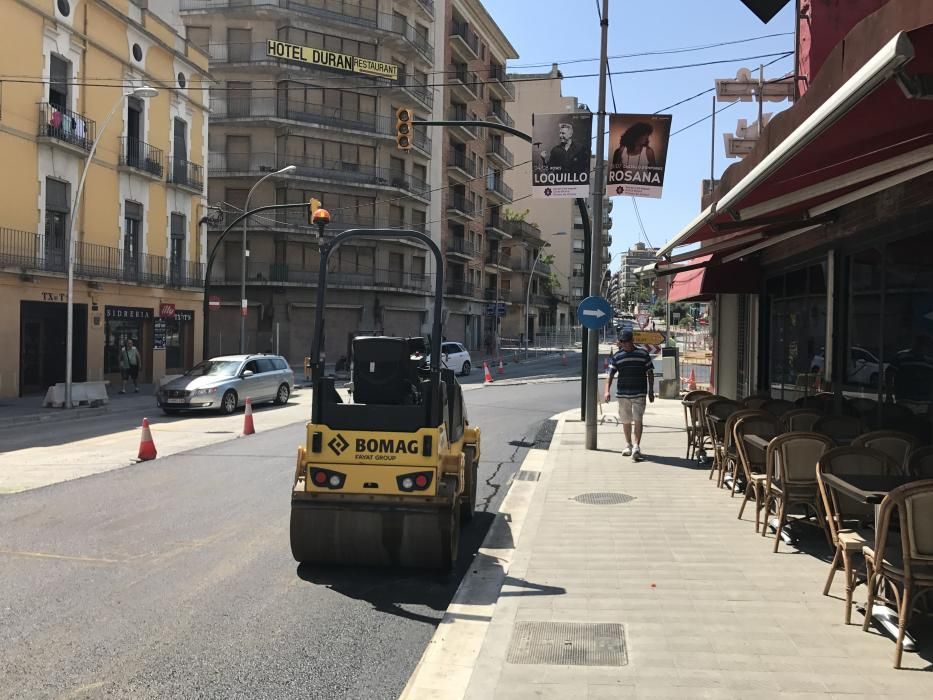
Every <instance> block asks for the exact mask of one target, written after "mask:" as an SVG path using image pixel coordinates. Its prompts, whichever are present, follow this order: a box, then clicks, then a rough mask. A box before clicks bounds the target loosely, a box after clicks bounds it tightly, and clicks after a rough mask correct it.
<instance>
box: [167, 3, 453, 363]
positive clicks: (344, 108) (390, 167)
mask: <svg viewBox="0 0 933 700" xmlns="http://www.w3.org/2000/svg"><path fill="white" fill-rule="evenodd" d="M181 9H182V17H183V20H184V23H185V25H186V28H187V36H188V39H189V41H191V42H193V43H196V44H198V45H199V46H202V47H204V48H205V50H206V51H207V52H208V53H209V55H210V67H211V71H212V72H213V74H214V77H215V81H216V83H215V88H214V90H213V91H212V94H211V132H210V155H209V172H210V176H211V184H210V200H211V203H212V204H213V203H218V204H220V206H222V207H223V208H225V209H226V210H227V211H228V212H240V211H242V210H243V209H244V207H245V206H246V203H247V198H248V197H249V193H250V191H251V190H252V197H251V198H249V203H250V207H251V208H255V207H257V206H262V205H270V204H300V203H305V202H308V201H309V200H310V199H311V198H316V199H319V200H320V201H321V202H322V204H323V206H324V208H326V209H328V210H329V211H330V213H331V217H332V223H331V224H330V225H329V226H328V228H327V230H326V232H325V235H326V236H328V237H329V236H333V235H336V234H337V233H339V232H340V231H343V230H346V229H349V228H357V227H363V228H372V227H383V228H408V229H415V230H420V231H423V232H428V231H430V225H429V223H428V221H429V219H428V216H429V214H428V212H429V208H430V205H431V201H432V196H436V195H432V192H431V191H430V190H431V188H432V185H434V186H436V183H435V182H433V181H431V180H430V177H429V161H430V157H431V152H432V140H431V137H430V135H429V134H428V133H427V131H426V130H423V129H422V130H417V131H416V132H415V136H414V147H413V148H412V149H411V150H410V151H408V152H403V151H399V150H398V149H397V147H396V143H395V113H396V110H397V109H398V108H399V107H403V106H404V107H410V108H412V109H413V111H414V114H415V116H416V118H418V119H425V118H428V117H430V116H431V115H432V114H433V111H432V110H433V108H434V106H435V102H436V99H435V94H436V91H435V88H434V87H433V84H434V83H436V82H438V81H436V80H435V77H436V76H434V75H433V71H434V70H435V68H434V64H435V46H434V44H433V40H432V37H433V36H434V33H435V30H434V26H435V12H438V13H440V14H441V15H443V13H444V12H445V10H444V8H443V6H441V7H438V8H435V6H434V3H433V2H432V1H431V0H361V1H360V2H352V3H351V2H335V1H333V0H290V1H289V2H287V3H285V2H269V0H182V5H181ZM288 166H294V169H293V170H292V171H291V172H290V173H289V174H286V175H276V174H275V173H277V172H278V171H279V170H281V169H283V168H286V167H288ZM260 181H261V182H260ZM307 219H308V216H307V211H306V210H304V209H300V208H299V209H291V210H282V211H274V212H270V213H269V214H268V215H261V214H260V215H257V216H255V217H251V218H250V220H249V221H248V224H247V233H246V249H245V254H246V255H247V258H246V259H247V264H246V298H247V303H248V306H247V309H248V312H247V316H246V333H245V347H246V350H248V351H266V350H277V351H278V352H280V353H282V354H283V355H285V356H286V357H288V358H289V360H290V361H291V363H292V364H295V365H298V364H300V363H301V361H302V357H304V356H306V355H308V354H309V351H310V348H311V342H312V333H313V317H314V305H315V294H316V286H317V281H318V274H319V273H318V266H319V260H320V258H319V241H318V238H317V229H316V228H313V227H310V226H308V220H307ZM229 220H230V219H229V217H228V218H227V221H229ZM222 226H223V225H222V224H218V225H217V226H216V227H212V228H211V229H210V230H209V233H208V238H209V242H210V244H211V245H212V246H213V245H215V244H218V245H219V246H220V247H219V248H218V253H217V257H216V261H215V263H214V266H213V269H212V271H211V293H212V294H216V295H217V296H219V297H220V309H219V310H218V311H216V312H214V315H213V316H212V318H211V339H210V351H211V353H215V354H216V353H221V352H231V351H237V350H238V349H239V347H240V318H241V317H240V285H241V282H242V279H243V278H242V272H241V270H242V264H243V263H242V261H243V256H244V248H243V234H242V233H240V232H236V233H231V234H230V235H229V236H227V238H226V239H224V240H222V241H221V240H220V234H221V232H222ZM218 241H219V243H218ZM434 269H435V267H434V261H433V259H432V257H431V256H430V255H429V253H428V251H426V250H425V249H424V248H423V247H420V246H414V245H409V244H404V243H394V242H379V244H378V245H377V244H375V243H367V242H362V241H360V242H353V243H352V244H349V245H345V246H342V247H341V248H340V249H339V252H338V253H337V254H336V259H334V260H333V264H332V266H331V269H330V270H329V272H330V275H329V277H328V296H327V307H326V315H325V319H326V329H327V332H326V337H325V343H324V348H325V353H326V359H327V362H328V363H333V362H335V361H338V360H339V359H340V358H341V357H342V356H346V355H348V352H349V341H350V338H351V337H352V335H353V334H354V333H357V332H360V331H363V332H366V331H369V332H379V333H385V334H389V335H420V334H422V333H425V332H426V331H427V330H428V329H429V326H428V324H429V322H430V317H429V311H430V299H431V297H430V294H431V291H432V290H433V275H434Z"/></svg>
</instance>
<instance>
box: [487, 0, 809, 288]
mask: <svg viewBox="0 0 933 700" xmlns="http://www.w3.org/2000/svg"><path fill="white" fill-rule="evenodd" d="M483 2H484V4H485V6H486V9H487V10H488V11H489V13H490V14H491V15H492V17H493V19H495V20H496V22H497V23H498V24H499V26H500V27H501V28H502V30H503V31H504V33H505V35H506V36H507V37H509V40H510V41H511V42H512V45H513V46H514V47H515V49H516V50H517V52H518V54H519V56H520V58H519V59H518V60H515V61H510V62H509V68H510V69H512V68H513V67H514V68H515V69H516V70H520V71H521V72H534V71H539V70H540V71H542V72H544V71H546V70H548V68H549V67H550V64H551V63H552V62H555V61H556V62H557V63H559V64H561V65H560V68H561V71H562V72H563V74H564V77H565V79H564V81H563V92H564V94H565V95H575V96H577V97H579V98H580V101H581V102H584V103H586V104H587V105H589V107H590V109H592V110H593V111H594V112H595V111H596V107H597V104H598V99H597V97H598V93H599V79H598V78H596V77H582V78H570V76H573V75H580V74H593V73H597V72H598V70H599V62H598V61H597V60H593V61H589V62H586V63H562V62H563V61H568V60H572V59H581V58H590V59H592V58H598V57H599V19H598V17H597V5H596V0H573V2H570V1H569V0H534V2H532V1H531V0H483ZM601 5H602V2H601V1H600V6H601ZM793 6H794V3H793V2H791V3H789V4H788V6H787V7H785V8H784V9H783V10H782V11H781V12H780V13H779V14H778V15H777V16H776V17H775V18H774V19H772V20H771V21H770V22H769V23H768V24H763V23H762V22H761V21H760V20H759V19H758V18H757V17H755V15H753V14H752V13H751V12H750V11H749V10H748V9H747V8H746V7H745V5H743V4H742V3H741V2H740V1H739V0H655V1H654V2H634V1H633V0H610V3H609V56H610V57H611V56H614V55H620V54H633V53H642V52H646V51H660V50H665V49H680V48H687V47H696V46H700V45H707V44H715V43H718V42H726V41H735V40H739V39H747V38H751V37H757V36H762V35H765V34H778V33H785V32H790V34H788V35H786V36H779V37H773V38H768V39H761V40H759V41H751V42H746V43H741V44H733V45H729V46H720V47H717V48H709V49H704V50H696V51H687V52H684V53H673V54H667V55H655V56H639V57H633V58H616V59H611V60H610V61H609V65H610V68H611V70H612V71H613V72H614V73H622V72H623V71H627V70H637V69H643V68H654V67H659V66H673V65H682V64H689V63H698V62H703V61H717V60H723V59H736V58H743V57H750V56H759V55H762V54H774V53H779V52H783V51H792V50H793V45H794V36H793V31H794V20H793ZM568 8H572V10H571V11H568ZM530 14H533V15H534V19H531V17H530ZM775 58H776V57H775ZM773 60H774V58H763V59H750V60H746V61H734V62H730V63H721V64H718V65H712V66H702V67H695V68H686V69H681V70H671V71H662V72H655V73H643V74H635V75H624V74H619V75H615V77H614V78H613V81H612V82H613V85H614V87H615V98H616V106H617V109H618V111H619V112H636V113H637V112H646V113H651V112H655V111H656V110H658V109H661V108H663V107H666V106H668V105H671V104H673V103H675V102H679V101H680V100H682V99H684V98H686V97H690V96H691V95H694V94H696V93H698V92H700V91H701V90H705V89H707V88H712V87H714V86H715V80H716V78H731V77H735V74H736V71H737V70H738V69H739V68H742V67H746V68H749V69H754V70H755V71H757V68H758V65H759V63H767V62H769V61H773ZM541 63H543V64H547V65H546V66H542V67H540V68H538V67H534V68H532V67H525V66H529V64H541ZM793 67H794V62H793V57H792V56H791V57H789V58H785V59H781V60H780V61H778V62H777V63H774V64H773V65H772V66H770V67H769V68H766V69H765V79H773V78H777V77H780V76H782V75H784V74H786V73H788V72H791V71H793ZM606 92H607V95H606V106H607V110H608V111H610V112H611V111H613V107H612V98H611V95H610V93H609V90H608V87H607V91H606ZM712 95H713V93H709V94H706V95H703V96H702V97H698V98H697V99H695V100H692V101H690V102H687V103H686V104H683V105H681V106H679V107H675V108H673V109H671V110H670V112H671V114H673V126H672V131H673V132H676V131H677V130H678V129H681V128H683V127H685V126H687V125H688V124H690V123H692V122H694V121H696V120H697V119H701V118H702V117H704V116H709V114H710V112H711V110H712ZM728 104H729V103H719V104H718V105H717V107H718V108H722V107H725V106H726V105H728ZM788 106H790V103H789V102H771V103H767V102H766V103H765V110H764V111H765V112H773V113H776V112H778V111H780V110H782V109H786V108H787V107H788ZM757 110H758V107H757V104H756V103H754V102H746V103H739V104H734V105H733V106H731V107H729V108H728V109H726V110H725V111H723V112H721V113H720V114H717V116H716V158H715V168H716V169H715V172H716V177H719V175H720V174H721V173H722V171H723V170H724V169H725V168H726V167H728V165H730V164H732V163H735V162H737V160H726V158H725V154H724V151H723V137H722V134H723V133H725V132H728V133H732V132H734V131H735V126H736V120H738V119H740V118H744V119H746V120H747V121H748V123H749V124H751V123H752V122H753V121H755V119H757V117H758V111H757ZM710 126H711V124H710V120H709V119H707V120H706V121H704V122H701V123H700V124H697V125H696V126H694V127H691V128H690V129H687V130H686V131H684V132H683V133H680V134H677V135H676V136H673V137H672V139H671V145H670V149H669V153H668V159H667V174H666V176H665V181H664V196H663V198H662V199H660V200H654V199H644V198H642V199H639V200H638V208H639V211H640V212H641V217H642V221H643V223H644V225H645V231H646V233H647V235H648V239H649V240H650V241H651V243H652V244H653V245H655V246H660V245H661V244H663V243H664V242H665V241H667V240H668V239H670V238H671V237H673V236H674V235H675V234H676V233H677V232H678V231H679V230H680V229H681V228H682V227H683V226H684V225H685V224H686V223H688V222H689V221H690V219H692V218H693V217H694V216H695V215H696V214H697V213H698V212H699V210H700V183H701V180H702V179H703V178H708V177H709V167H710ZM594 129H595V118H594ZM607 129H608V123H607ZM594 133H595V131H594ZM606 148H608V144H607V145H606ZM526 159H527V158H525V157H522V155H521V154H520V153H516V161H524V160H526ZM613 201H614V207H613V211H612V219H613V227H612V239H613V240H612V247H611V250H610V253H611V254H612V255H613V256H615V255H616V254H617V253H619V252H620V251H624V250H626V249H627V248H629V247H630V246H632V245H633V244H634V243H635V242H636V241H638V240H640V239H641V234H640V229H639V227H638V222H637V220H636V218H635V212H634V208H633V206H632V201H631V199H630V198H628V197H616V198H614V200H613ZM617 263H618V259H617V258H616V259H614V260H613V263H612V267H613V268H614V269H615V268H616V267H617Z"/></svg>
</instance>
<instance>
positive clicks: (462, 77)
mask: <svg viewBox="0 0 933 700" xmlns="http://www.w3.org/2000/svg"><path fill="white" fill-rule="evenodd" d="M447 75H448V79H449V80H450V81H451V82H453V81H455V80H459V81H460V83H461V84H462V85H463V87H464V88H466V90H468V91H469V93H470V95H472V96H473V97H477V96H478V95H479V92H478V88H477V85H479V78H478V77H477V75H476V73H473V72H472V71H470V70H468V69H467V66H466V64H465V63H454V64H452V65H449V66H447Z"/></svg>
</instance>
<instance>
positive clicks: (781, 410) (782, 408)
mask: <svg viewBox="0 0 933 700" xmlns="http://www.w3.org/2000/svg"><path fill="white" fill-rule="evenodd" d="M795 408H796V406H795V405H794V403H793V402H792V401H785V400H784V399H771V400H770V401H765V402H764V403H763V404H762V405H761V410H762V411H767V412H768V413H771V414H773V415H775V416H777V417H778V418H780V417H781V416H783V415H784V414H785V413H787V412H788V411H793V410H794V409H795Z"/></svg>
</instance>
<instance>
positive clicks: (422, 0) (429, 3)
mask: <svg viewBox="0 0 933 700" xmlns="http://www.w3.org/2000/svg"><path fill="white" fill-rule="evenodd" d="M418 4H419V5H421V6H422V7H423V8H424V9H425V10H427V11H428V13H430V15H431V16H432V17H433V16H434V0H418Z"/></svg>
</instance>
